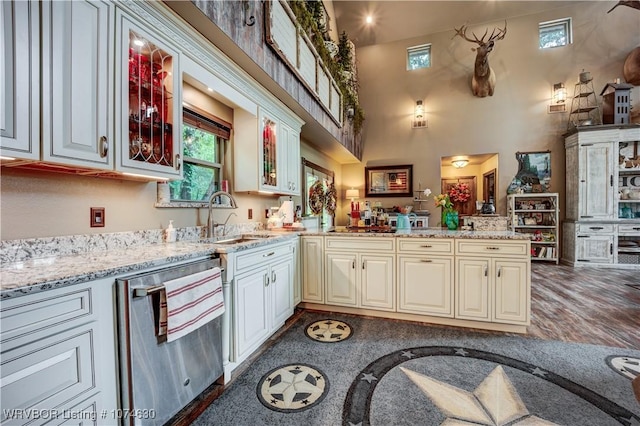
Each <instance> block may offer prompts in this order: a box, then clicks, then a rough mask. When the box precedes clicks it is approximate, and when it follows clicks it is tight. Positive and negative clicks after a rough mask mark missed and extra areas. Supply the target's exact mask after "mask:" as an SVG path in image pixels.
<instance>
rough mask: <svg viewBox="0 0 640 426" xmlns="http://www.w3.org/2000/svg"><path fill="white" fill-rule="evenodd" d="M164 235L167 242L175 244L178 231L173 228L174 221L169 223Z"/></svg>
mask: <svg viewBox="0 0 640 426" xmlns="http://www.w3.org/2000/svg"><path fill="white" fill-rule="evenodd" d="M164 233H165V240H166V242H168V243H174V242H175V241H176V235H177V231H176V228H174V227H173V220H170V221H169V226H167V229H165V231H164Z"/></svg>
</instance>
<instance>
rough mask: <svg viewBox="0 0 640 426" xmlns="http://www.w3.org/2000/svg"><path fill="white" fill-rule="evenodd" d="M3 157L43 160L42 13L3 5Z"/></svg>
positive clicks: (34, 6)
mask: <svg viewBox="0 0 640 426" xmlns="http://www.w3.org/2000/svg"><path fill="white" fill-rule="evenodd" d="M0 14H1V15H0V22H2V28H3V30H2V31H0V49H2V51H0V93H2V100H1V101H0V102H1V103H0V156H4V157H12V158H19V159H30V160H38V159H40V31H39V24H40V10H39V3H38V2H36V1H3V2H1V3H0Z"/></svg>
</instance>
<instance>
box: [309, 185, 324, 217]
mask: <svg viewBox="0 0 640 426" xmlns="http://www.w3.org/2000/svg"><path fill="white" fill-rule="evenodd" d="M323 206H324V189H323V188H322V182H321V181H317V182H316V183H314V184H313V185H311V188H309V208H310V209H311V213H313V214H320V213H322V207H323Z"/></svg>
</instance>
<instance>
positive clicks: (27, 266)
mask: <svg viewBox="0 0 640 426" xmlns="http://www.w3.org/2000/svg"><path fill="white" fill-rule="evenodd" d="M105 235H108V236H109V237H108V238H109V239H118V238H119V239H120V240H119V241H118V244H115V243H114V244H113V245H107V246H106V248H105V249H103V250H89V249H87V251H85V252H71V253H72V254H68V252H67V251H62V254H60V253H55V252H52V253H53V254H51V255H46V250H47V248H46V247H45V248H43V247H37V250H36V248H34V247H33V246H35V245H36V244H37V243H34V241H39V240H28V243H27V242H23V241H20V242H15V243H14V242H11V241H9V242H3V248H5V249H6V248H7V247H9V248H11V249H12V250H14V249H15V247H13V246H16V247H17V246H28V248H29V249H31V250H33V251H37V254H38V257H26V258H19V257H18V256H16V258H15V259H13V258H11V257H10V256H6V255H5V256H3V258H2V265H1V266H0V299H8V298H12V297H18V296H23V295H26V294H30V293H37V292H41V291H46V290H51V289H54V288H59V287H65V286H69V285H74V284H80V283H83V282H87V281H93V280H97V279H101V278H107V277H114V278H115V277H119V276H126V275H128V274H135V273H138V272H140V271H144V270H148V269H153V268H159V267H162V266H165V265H170V264H172V263H176V262H183V261H189V260H193V259H198V258H205V257H208V256H211V255H213V254H215V253H233V252H237V251H242V250H247V249H251V248H255V247H260V246H263V245H268V244H272V243H276V242H282V241H286V240H289V239H293V238H297V237H298V236H299V235H316V236H336V237H337V236H341V237H360V238H369V237H383V238H421V237H422V238H465V239H470V238H471V239H499V240H527V239H528V237H527V236H526V235H524V234H518V233H514V232H511V231H448V230H443V229H440V228H433V229H426V230H420V231H412V232H411V233H407V234H405V233H403V234H396V233H374V232H351V231H348V230H346V228H335V229H332V230H330V231H299V232H290V231H289V232H286V231H252V232H244V233H242V235H248V236H255V237H265V238H257V239H254V240H250V241H246V242H241V243H237V244H216V242H215V240H213V239H188V240H183V241H178V242H175V243H163V242H157V241H158V239H157V236H155V235H154V236H152V237H151V238H150V240H151V241H153V243H147V244H144V240H143V241H141V242H139V243H138V244H130V245H129V246H122V238H124V237H121V236H120V235H119V234H105ZM114 235H117V237H118V238H115V237H114ZM126 238H129V239H131V238H132V237H131V236H130V235H126ZM144 238H148V237H147V236H145V237H144ZM227 238H230V237H227ZM218 239H220V238H218ZM93 240H96V238H93ZM93 240H92V241H89V242H88V243H87V244H95V241H93ZM24 241H27V240H24ZM43 241H45V244H46V245H47V246H63V245H64V244H71V243H76V244H77V241H78V236H73V237H53V238H49V239H43ZM101 241H102V240H101ZM160 241H161V240H160ZM12 243H14V244H13V246H12ZM12 250H6V251H7V252H11V251H12ZM23 250H24V248H23ZM51 250H53V249H51ZM3 254H4V253H3ZM8 259H11V260H8Z"/></svg>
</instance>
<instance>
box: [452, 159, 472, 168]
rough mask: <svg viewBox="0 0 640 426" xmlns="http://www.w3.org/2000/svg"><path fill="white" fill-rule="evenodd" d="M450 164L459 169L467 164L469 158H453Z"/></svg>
mask: <svg viewBox="0 0 640 426" xmlns="http://www.w3.org/2000/svg"><path fill="white" fill-rule="evenodd" d="M451 164H452V165H453V167H455V168H456V169H461V168H463V167H464V166H466V165H467V164H469V160H465V159H460V160H453V161H452V162H451Z"/></svg>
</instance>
